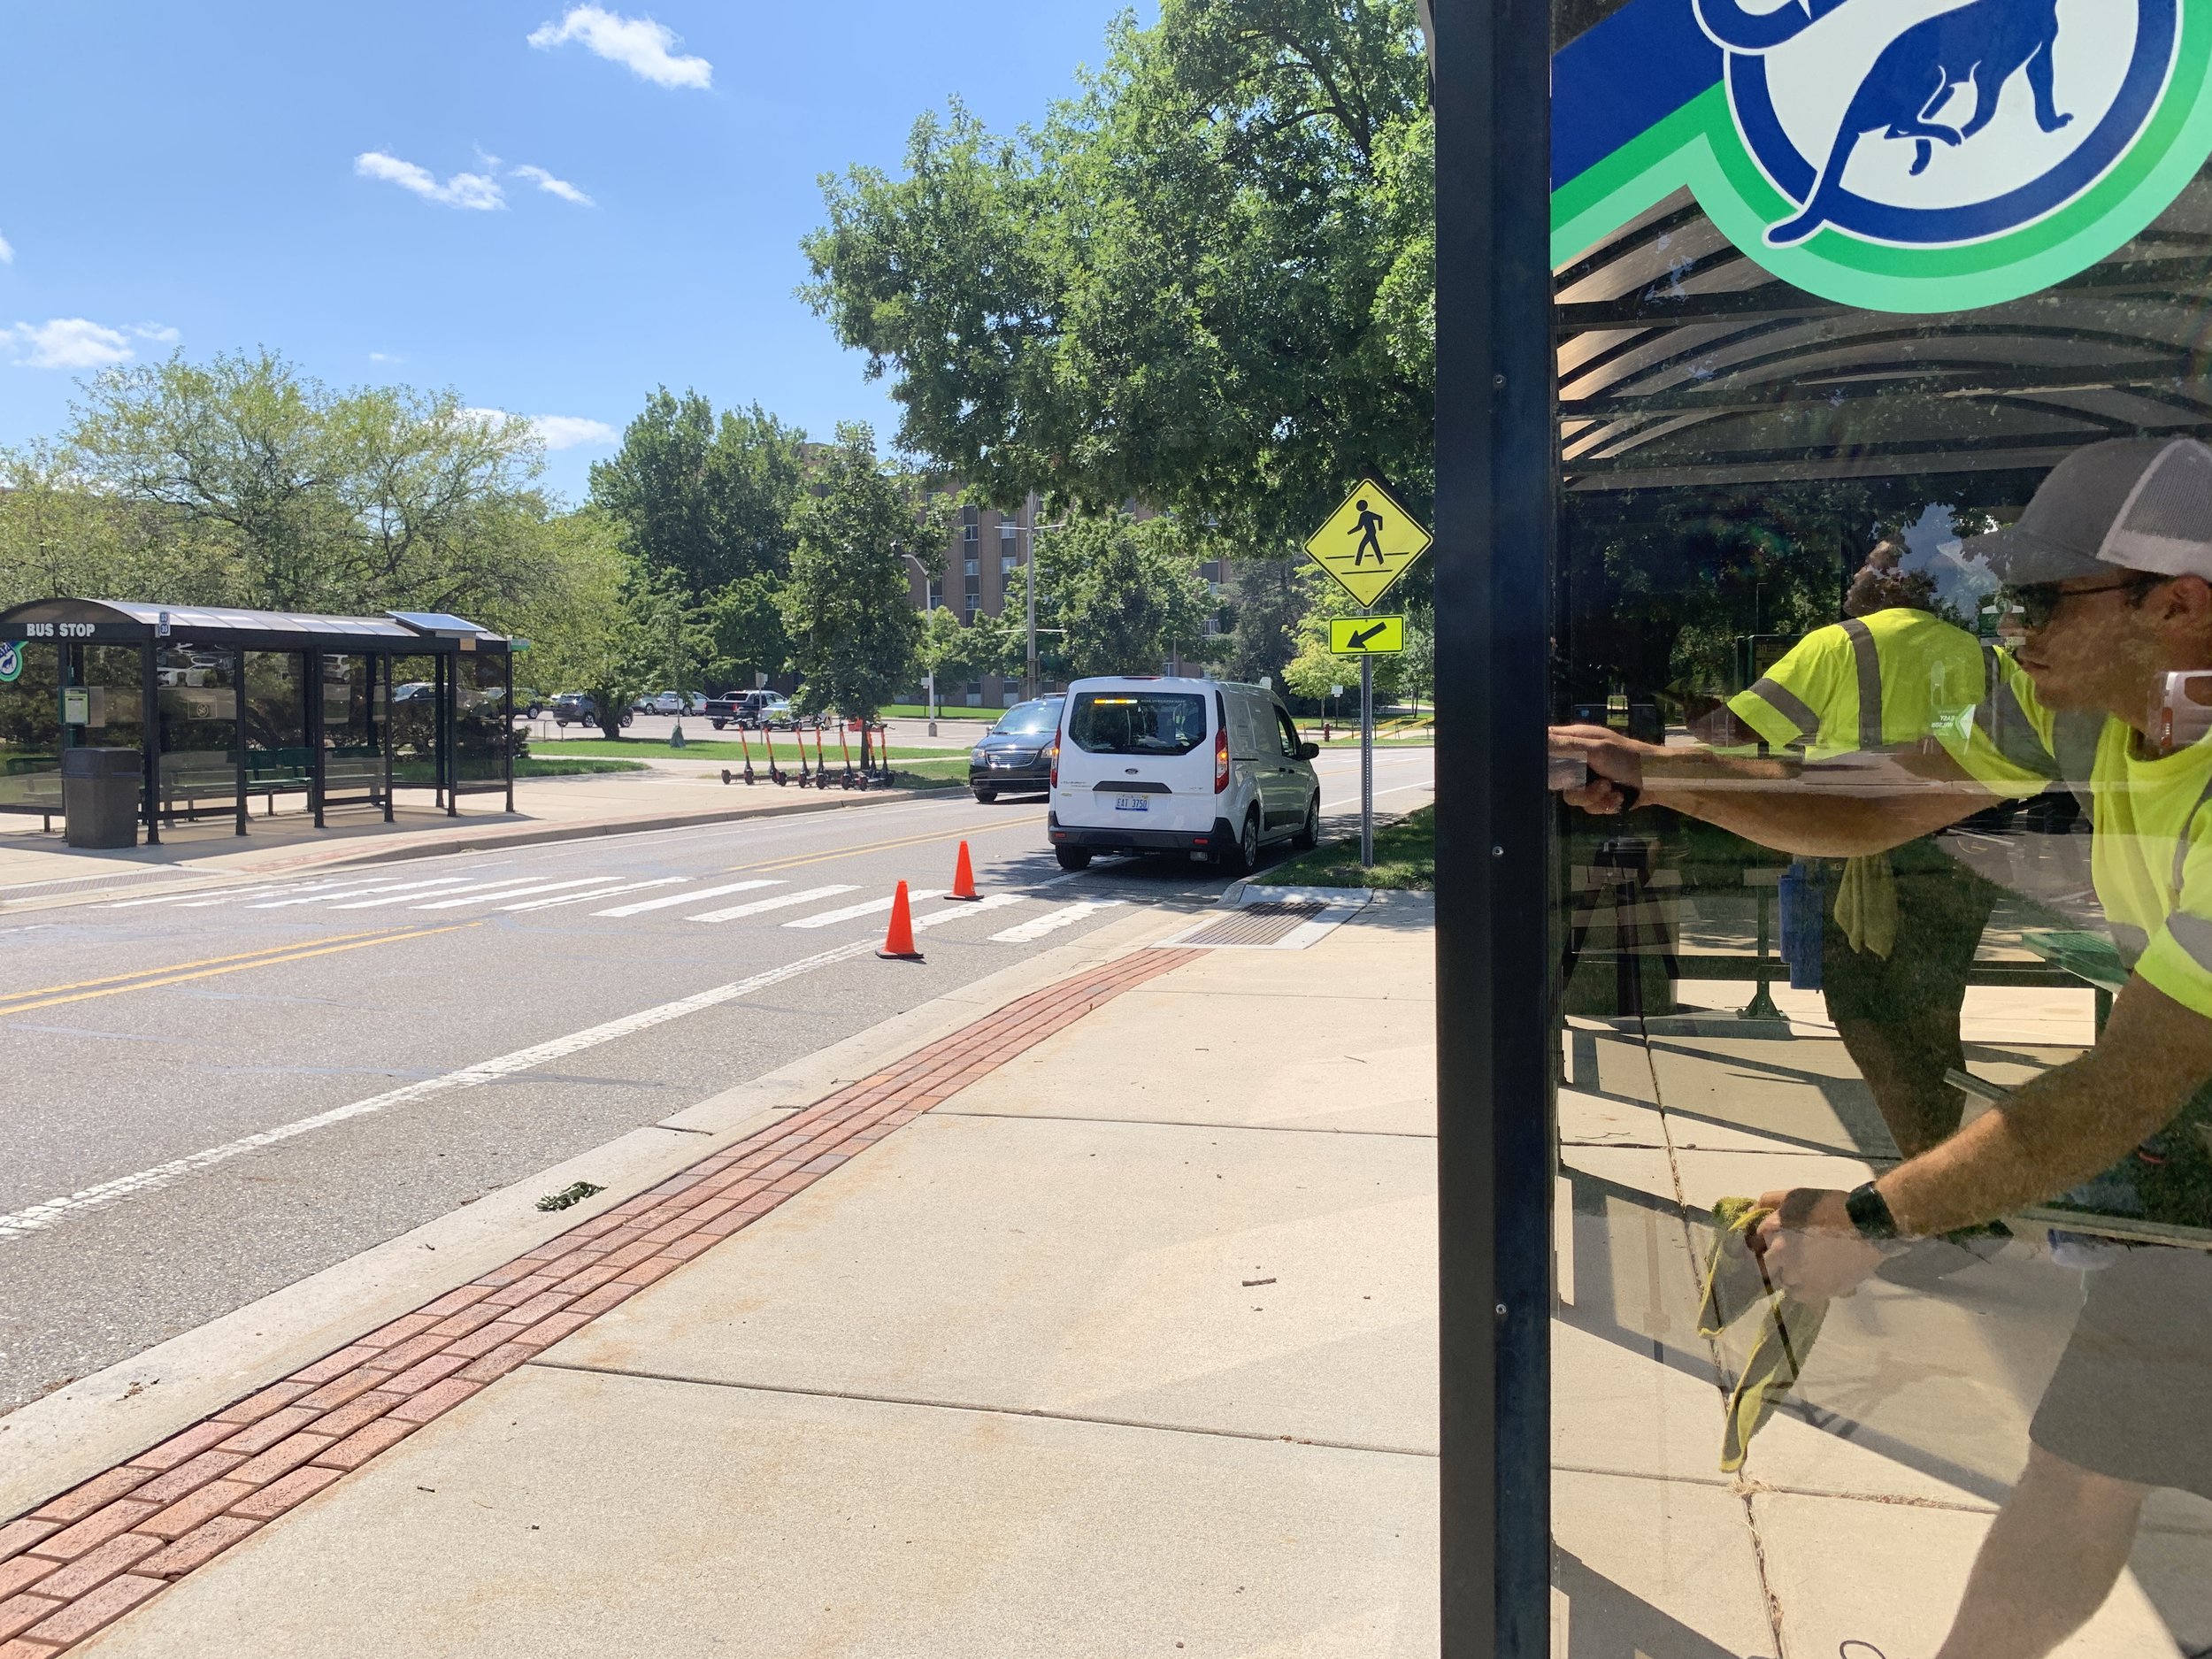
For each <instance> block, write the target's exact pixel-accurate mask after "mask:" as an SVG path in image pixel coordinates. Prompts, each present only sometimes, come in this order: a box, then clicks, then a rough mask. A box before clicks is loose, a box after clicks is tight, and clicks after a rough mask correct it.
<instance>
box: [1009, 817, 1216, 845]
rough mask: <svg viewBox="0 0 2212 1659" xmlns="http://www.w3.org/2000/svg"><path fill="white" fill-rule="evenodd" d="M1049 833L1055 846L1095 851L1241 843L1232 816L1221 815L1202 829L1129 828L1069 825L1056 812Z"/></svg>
mask: <svg viewBox="0 0 2212 1659" xmlns="http://www.w3.org/2000/svg"><path fill="white" fill-rule="evenodd" d="M1046 833H1047V834H1048V835H1049V836H1050V838H1051V841H1052V844H1053V845H1054V846H1055V847H1082V848H1087V849H1089V850H1090V851H1092V852H1094V853H1217V852H1225V851H1227V850H1228V849H1230V848H1232V847H1234V846H1235V845H1236V844H1237V836H1236V832H1235V831H1234V830H1233V829H1231V828H1230V827H1229V820H1228V819H1227V818H1216V819H1215V820H1214V821H1213V824H1212V826H1211V827H1210V828H1207V829H1202V830H1152V829H1125V828H1123V827H1122V826H1120V825H1118V824H1116V825H1111V826H1104V827H1101V828H1097V829H1091V828H1087V827H1078V826H1070V825H1065V824H1063V823H1061V822H1060V818H1059V814H1057V813H1054V814H1053V815H1052V818H1051V822H1050V825H1049V826H1048V829H1047V831H1046Z"/></svg>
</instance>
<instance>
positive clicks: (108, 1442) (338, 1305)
mask: <svg viewBox="0 0 2212 1659" xmlns="http://www.w3.org/2000/svg"><path fill="white" fill-rule="evenodd" d="M1189 919H1190V918H1189V915H1188V913H1187V912H1186V911H1183V910H1166V911H1162V910H1141V911H1138V912H1136V913H1135V914H1133V915H1130V916H1127V917H1124V918H1118V919H1117V920H1115V921H1112V922H1109V923H1107V924H1106V925H1105V926H1101V927H1098V928H1095V929H1094V930H1093V931H1092V932H1090V933H1086V934H1085V935H1083V937H1082V938H1080V939H1078V940H1075V941H1071V943H1068V944H1065V945H1061V946H1058V947H1056V948H1055V949H1051V950H1047V951H1041V952H1040V953H1039V954H1038V955H1036V956H1032V957H1029V958H1028V959H1026V960H1025V961H1023V962H1020V963H1017V964H1012V965H1011V966H1009V967H1006V968H1002V969H1001V970H999V971H998V972H995V973H992V974H989V975H987V976H985V977H984V978H982V979H977V980H974V981H972V982H971V983H970V984H968V985H966V986H964V987H959V988H957V989H955V990H952V991H948V992H947V993H945V994H944V995H941V996H939V997H935V998H933V999H932V1000H931V1001H929V1002H925V1003H923V1004H921V1005H920V1006H919V1007H917V1008H912V1009H909V1010H907V1011H906V1012H904V1013H902V1014H895V1015H893V1016H892V1017H891V1018H888V1019H886V1020H883V1021H880V1022H879V1023H878V1024H876V1025H872V1026H870V1027H869V1028H867V1029H866V1030H864V1031H861V1032H856V1033H854V1034H853V1035H852V1036H850V1037H847V1038H845V1039H843V1040H842V1041H839V1042H835V1043H833V1044H831V1045H830V1046H829V1047H827V1048H820V1049H818V1050H816V1051H815V1052H814V1053H813V1054H811V1055H809V1056H805V1057H803V1058H802V1059H799V1060H795V1061H793V1062H791V1063H790V1064H786V1065H783V1066H780V1067H779V1068H777V1069H776V1070H775V1071H770V1072H767V1073H764V1075H762V1076H760V1077H757V1078H754V1079H750V1080H749V1081H747V1082H743V1083H740V1084H737V1085H736V1086H734V1087H731V1088H728V1089H725V1090H724V1091H722V1092H721V1093H720V1094H713V1095H710V1096H709V1097H708V1098H706V1099H705V1100H703V1101H700V1102H695V1104H693V1105H691V1106H688V1107H685V1108H683V1109H681V1110H678V1111H676V1112H674V1113H672V1114H671V1115H670V1116H668V1117H666V1118H661V1119H658V1120H657V1121H656V1122H654V1123H651V1124H647V1125H640V1126H639V1127H637V1128H635V1129H633V1130H630V1131H628V1132H626V1133H624V1134H621V1135H618V1136H617V1137H616V1138H615V1139H614V1140H612V1141H607V1142H605V1143H604V1144H603V1145H601V1146H599V1147H596V1148H592V1149H590V1150H588V1151H586V1152H582V1153H580V1154H578V1155H577V1156H574V1157H571V1158H567V1159H564V1160H563V1161H562V1162H561V1163H559V1164H554V1165H552V1166H551V1167H550V1168H548V1169H545V1170H541V1171H538V1172H537V1173H535V1174H533V1175H528V1176H526V1177H524V1178H523V1179H520V1180H518V1181H515V1182H513V1183H511V1184H510V1185H509V1186H507V1187H502V1188H500V1189H498V1190H497V1191H495V1192H492V1193H488V1194H485V1195H484V1196H482V1197H481V1198H479V1199H477V1200H475V1201H474V1202H471V1203H469V1204H467V1205H465V1207H463V1208H461V1209H459V1210H454V1211H452V1212H450V1213H449V1214H447V1215H444V1216H441V1217H437V1218H435V1219H434V1220H432V1221H428V1222H426V1223H424V1224H423V1225H420V1226H419V1227H416V1228H413V1229H412V1230H411V1231H409V1232H407V1233H402V1234H400V1235H399V1236H398V1237H396V1238H394V1239H390V1240H387V1241H386V1242H384V1243H382V1244H380V1245H376V1246H373V1247H372V1248H369V1249H367V1250H365V1251H363V1252H361V1253H360V1254H359V1255H357V1256H352V1257H350V1258H349V1259H348V1260H346V1261H342V1262H339V1263H334V1264H333V1265H332V1266H330V1267H327V1268H325V1269H323V1270H322V1271H320V1272H318V1273H313V1274H311V1275H309V1276H308V1277H307V1278H305V1279H301V1280H299V1281H298V1282H296V1283H295V1284H292V1285H288V1286H286V1287H285V1288H283V1289H282V1290H279V1291H276V1292H273V1294H269V1295H267V1296H265V1297H263V1298H261V1299H260V1300H259V1301H257V1302H250V1303H248V1304H247V1305H246V1306H245V1307H242V1308H240V1309H237V1310H234V1311H233V1312H230V1313H227V1314H225V1315H223V1316H222V1317H219V1318H216V1319H213V1320H211V1321H210V1322H209V1323H208V1324H206V1325H202V1326H200V1327H199V1328H198V1329H196V1330H194V1331H188V1332H186V1333H183V1334H182V1335H180V1336H175V1337H172V1338H170V1339H169V1340H167V1341H165V1342H162V1343H159V1344H157V1346H155V1347H153V1348H148V1349H146V1350H145V1351H144V1352H142V1353H141V1354H137V1355H134V1356H132V1357H131V1358H129V1359H127V1360H122V1361H119V1362H118V1363H116V1364H113V1365H111V1366H109V1367H108V1368H107V1369H106V1370H104V1371H97V1372H95V1373H94V1374H93V1375H91V1376H89V1377H83V1378H80V1379H78V1380H76V1381H75V1382H73V1383H71V1384H69V1385H68V1386H66V1387H64V1388H60V1389H57V1390H56V1391H55V1392H54V1393H52V1394H46V1395H43V1396H42V1397H41V1398H39V1399H37V1400H34V1401H32V1402H29V1403H28V1404H27V1405H24V1406H20V1407H19V1408H18V1409H15V1410H14V1411H12V1412H10V1413H7V1414H6V1415H4V1416H0V1517H4V1516H8V1515H13V1514H17V1513H19V1512H21V1511H24V1510H26V1509H28V1508H30V1507H31V1506H33V1505H35V1504H37V1503H40V1502H43V1501H44V1500H45V1499H47V1498H48V1497H50V1496H51V1495H52V1494H55V1493H57V1492H60V1491H62V1490H64V1489H65V1488H67V1487H70V1486H74V1485H76V1484H78V1483H79V1482H81V1481H83V1480H86V1479H90V1478H91V1477H92V1476H93V1475H95V1474H97V1473H98V1472H99V1471H102V1470H104V1469H108V1468H111V1467H112V1466H114V1465H116V1464H118V1463H121V1462H123V1461H124V1460H126V1459H127V1458H130V1457H132V1456H134V1455H138V1454H139V1453H140V1452H142V1450H143V1449H144V1448H147V1447H149V1446H152V1445H155V1444H157V1442H159V1441H162V1440H165V1439H167V1438H169V1437H170V1436H172V1435H173V1434H175V1433H177V1432H180V1431H181V1430H182V1429H183V1428H185V1427H186V1426H187V1425H190V1424H192V1423H195V1422H196V1421H198V1420H199V1419H200V1418H202V1417H205V1416H207V1415H208V1414H209V1413H210V1412H213V1411H219V1410H221V1409H224V1408H225V1407H226V1406H227V1404H229V1402H232V1401H234V1400H237V1399H239V1398H241V1397H242V1396H244V1395H245V1394H250V1393H251V1392H253V1391H254V1390H255V1389H257V1388H260V1387H264V1386H267V1385H269V1384H270V1383H273V1381H275V1380H276V1379H279V1378H280V1377H283V1376H285V1375H287V1374H288V1373H289V1372H290V1371H294V1370H296V1369H297V1368H298V1367H300V1366H301V1365H303V1364H306V1363H310V1362H311V1361H312V1360H314V1359H317V1358H319V1356H323V1355H325V1354H328V1353H330V1352H332V1351H333V1350H334V1349H336V1348H342V1347H344V1346H346V1345H347V1344H348V1343H349V1342H351V1341H353V1340H355V1339H356V1338H357V1337H359V1336H360V1335H362V1334H363V1333H366V1332H370V1331H373V1330H375V1329H377V1328H378V1327H380V1326H381V1325H386V1324H388V1323H389V1322H390V1321H391V1320H393V1319H395V1318H397V1317H401V1316H403V1314H405V1313H406V1312H407V1311H408V1310H411V1309H413V1308H416V1307H419V1306H421V1305H422V1304H423V1303H425V1302H428V1301H430V1300H432V1299H434V1298H435V1297H437V1296H439V1295H442V1294H444V1293H446V1292H447V1291H449V1290H451V1289H453V1288H455V1287H456V1286H459V1285H461V1284H464V1283H465V1282H466V1281H467V1280H468V1279H470V1278H472V1276H474V1275H475V1274H478V1273H480V1272H482V1271H486V1270H488V1268H491V1267H494V1266H496V1265H498V1264H499V1263H503V1262H506V1261H510V1260H512V1259H513V1258H514V1257H516V1256H519V1255H521V1254H523V1253H524V1252H526V1251H528V1250H531V1249H534V1248H537V1247H538V1246H539V1245H541V1244H542V1243H544V1242H545V1241H546V1240H549V1239H551V1238H554V1237H556V1236H557V1235H558V1234H560V1233H564V1232H565V1231H567V1230H568V1229H569V1228H571V1227H572V1226H574V1225H576V1224H577V1223H579V1222H580V1221H586V1220H588V1219H590V1218H592V1217H595V1216H598V1215H600V1214H603V1212H605V1211H606V1210H611V1209H612V1208H614V1207H615V1206H616V1205H618V1204H620V1203H623V1202H627V1201H628V1200H630V1199H633V1198H634V1197H636V1196H637V1195H638V1194H641V1193H644V1192H647V1191H649V1189H650V1188H651V1187H653V1186H654V1185H656V1184H657V1183H658V1182H660V1181H664V1180H666V1179H670V1178H671V1177H672V1176H673V1175H675V1174H676V1173H677V1172H678V1171H681V1170H683V1169H685V1168H687V1167H688V1166H689V1165H690V1164H695V1163H696V1162H697V1161H699V1160H700V1159H701V1158H703V1157H707V1156H712V1155H713V1154H715V1153H716V1152H718V1151H719V1150H722V1149H725V1148H727V1147H729V1146H731V1145H733V1144H736V1143H737V1142H739V1141H742V1140H744V1139H745V1138H746V1137H747V1136H749V1135H751V1134H754V1133H757V1132H758V1131H759V1130H760V1128H761V1127H762V1126H763V1125H765V1124H768V1123H771V1122H773V1121H775V1120H776V1119H777V1118H778V1117H779V1116H780V1115H781V1114H787V1113H790V1112H794V1111H796V1110H801V1109H803V1108H804V1107H806V1106H808V1105H810V1104H811V1103H813V1102H817V1101H819V1100H821V1099H823V1098H824V1097H825V1096H826V1095H829V1094H834V1093H835V1092H836V1091H837V1090H839V1089H841V1088H843V1087H849V1085H851V1084H853V1083H854V1082H856V1081H857V1080H859V1079H863V1078H865V1077H867V1076H869V1075H870V1074H871V1073H872V1072H875V1071H880V1070H882V1069H883V1068H885V1067H887V1066H889V1065H893V1064H897V1063H898V1062H899V1061H900V1060H902V1059H903V1058H905V1057H907V1056H910V1055H912V1054H913V1053H915V1052H916V1051H917V1050H918V1049H920V1048H926V1047H927V1046H928V1045H929V1044H930V1043H932V1042H934V1041H941V1040H942V1039H943V1038H945V1037H946V1036H948V1035H949V1034H951V1033H955V1032H957V1031H959V1030H960V1029H962V1028H963V1027H964V1026H966V1025H971V1024H972V1023H973V1022H975V1021H976V1020H977V1019H979V1018H987V1017H988V1016H989V1015H991V1014H992V1013H994V1012H995V1011H997V1010H999V1009H1002V1008H1003V1007H1005V1006H1007V1005H1008V1004H1009V1003H1011V1002H1018V1001H1019V1000H1020V999H1021V998H1022V997H1024V996H1025V995H1030V994H1031V993H1033V991H1035V990H1036V989H1037V988H1038V987H1039V986H1040V984H1041V983H1042V984H1050V983H1052V982H1053V981H1055V980H1056V979H1062V978H1064V977H1066V976H1067V975H1070V974H1074V973H1080V972H1087V971H1089V970H1091V969H1094V968H1096V967H1099V966H1101V965H1102V964H1106V963H1109V962H1111V961H1113V960H1115V959H1117V958H1118V957H1121V956H1133V955H1136V954H1138V953H1140V952H1142V951H1143V950H1144V949H1145V948H1146V946H1147V945H1148V943H1149V942H1150V941H1151V940H1152V939H1153V938H1155V937H1158V936H1162V935H1164V934H1166V933H1171V932H1173V931H1174V930H1175V929H1176V928H1178V927H1181V926H1187V924H1188V921H1189ZM580 1180H589V1181H590V1182H592V1183H593V1184H594V1185H595V1186H598V1187H603V1188H604V1189H605V1190H604V1191H603V1192H601V1193H598V1194H595V1195H594V1196H593V1197H591V1198H589V1199H588V1200H586V1201H585V1202H582V1203H580V1204H577V1205H575V1206H574V1207H573V1208H572V1209H570V1210H566V1211H563V1212H561V1213H559V1214H557V1215H548V1214H545V1213H542V1212H541V1211H540V1210H538V1209H537V1208H536V1202H537V1200H538V1199H539V1198H540V1197H541V1196H542V1195H544V1194H548V1193H552V1192H557V1191H559V1190H561V1189H562V1188H564V1187H568V1186H570V1185H571V1184H572V1183H573V1182H576V1181H580ZM0 1599H4V1598H0Z"/></svg>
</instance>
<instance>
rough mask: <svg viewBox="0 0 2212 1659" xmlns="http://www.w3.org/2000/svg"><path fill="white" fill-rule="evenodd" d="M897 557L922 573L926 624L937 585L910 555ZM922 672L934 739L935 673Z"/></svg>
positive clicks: (933, 608)
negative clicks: (925, 682) (926, 679)
mask: <svg viewBox="0 0 2212 1659" xmlns="http://www.w3.org/2000/svg"><path fill="white" fill-rule="evenodd" d="M899 557H901V558H902V559H905V560H906V561H907V562H908V563H910V565H913V566H914V568H915V569H916V570H918V571H919V572H921V573H922V618H923V620H924V621H925V622H926V621H927V620H928V619H929V618H932V617H933V616H935V615H936V614H937V584H936V583H935V582H933V581H932V580H930V579H929V566H928V565H925V564H923V563H922V562H921V560H919V559H918V558H916V557H914V556H913V555H912V554H911V553H902V554H900V555H899ZM923 672H925V673H926V674H927V675H928V676H929V690H928V695H929V734H930V735H931V736H932V737H934V736H936V735H937V671H936V670H935V669H934V668H930V669H925V670H924V671H923Z"/></svg>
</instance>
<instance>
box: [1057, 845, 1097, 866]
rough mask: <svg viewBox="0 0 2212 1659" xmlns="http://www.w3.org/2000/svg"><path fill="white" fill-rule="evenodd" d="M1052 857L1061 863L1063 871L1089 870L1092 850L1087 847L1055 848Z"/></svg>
mask: <svg viewBox="0 0 2212 1659" xmlns="http://www.w3.org/2000/svg"><path fill="white" fill-rule="evenodd" d="M1052 856H1054V857H1055V858H1056V859H1058V860H1059V861H1060V868H1061V869H1063V870H1088V869H1089V868H1090V867H1091V849H1089V848H1087V847H1055V848H1054V849H1052Z"/></svg>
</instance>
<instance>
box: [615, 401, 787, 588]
mask: <svg viewBox="0 0 2212 1659" xmlns="http://www.w3.org/2000/svg"><path fill="white" fill-rule="evenodd" d="M805 442H806V434H804V433H803V432H801V431H799V430H797V429H796V428H795V427H791V426H785V425H783V424H782V423H781V422H780V421H779V420H778V419H776V418H775V417H774V416H772V415H771V414H769V413H768V412H767V411H765V410H764V409H762V408H761V407H760V405H759V404H757V403H756V404H754V405H753V407H752V408H751V409H749V410H743V411H740V410H725V411H722V413H721V415H720V417H719V418H717V417H716V415H715V412H714V409H713V406H712V405H711V404H710V403H708V401H707V400H706V399H705V398H704V397H703V396H700V395H699V394H698V393H697V392H695V391H687V392H686V393H685V394H684V395H683V396H681V397H678V396H675V395H674V394H672V393H671V392H670V391H669V389H668V388H666V387H662V388H659V389H658V390H657V391H656V392H655V393H654V394H653V395H652V396H650V397H649V398H648V399H646V402H645V408H644V410H643V411H641V413H640V414H639V415H638V416H637V417H636V419H634V420H632V421H631V422H630V424H629V426H628V427H627V428H626V430H625V431H624V432H623V434H622V446H621V448H620V449H618V450H616V452H615V453H614V454H613V455H612V456H611V457H609V458H607V459H606V460H603V461H599V462H595V463H594V464H593V466H592V469H591V494H592V499H593V501H595V503H598V504H599V505H600V506H601V507H603V508H604V509H605V510H606V511H608V512H609V513H610V514H611V515H612V516H613V518H614V520H615V522H616V523H617V524H618V525H619V526H621V530H622V537H623V546H624V548H625V549H626V550H627V551H628V552H629V554H630V556H631V557H633V558H634V559H636V560H637V561H638V562H639V564H640V565H642V566H644V567H645V568H646V569H647V570H648V571H649V572H655V573H660V572H667V573H669V574H672V575H673V576H674V577H675V578H677V579H678V580H680V582H681V583H682V585H683V587H684V588H686V589H687V594H688V596H689V600H690V602H691V603H704V602H706V601H708V600H709V599H710V596H711V595H714V594H716V593H718V592H719V591H720V590H721V589H723V588H727V587H728V586H730V584H732V583H733V582H741V581H744V580H748V579H749V578H756V577H762V576H766V577H771V578H775V579H779V580H780V579H781V578H782V577H783V576H784V575H785V574H787V572H788V571H789V570H790V566H791V549H792V533H791V511H792V507H793V504H794V503H795V502H796V501H797V499H798V496H799V492H800V489H801V487H802V480H803V476H804V472H805V462H804V456H803V451H804V446H805Z"/></svg>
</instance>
